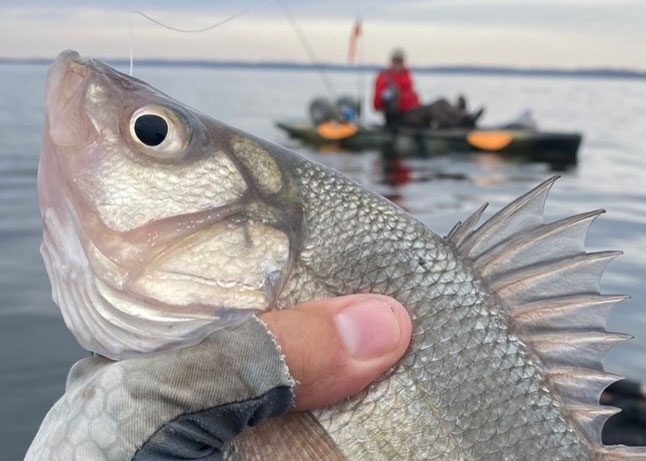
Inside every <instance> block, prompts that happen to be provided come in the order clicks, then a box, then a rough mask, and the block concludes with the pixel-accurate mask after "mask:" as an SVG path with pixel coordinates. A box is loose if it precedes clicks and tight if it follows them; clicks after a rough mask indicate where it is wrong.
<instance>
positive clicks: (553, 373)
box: [39, 52, 644, 460]
mask: <svg viewBox="0 0 646 461" xmlns="http://www.w3.org/2000/svg"><path fill="white" fill-rule="evenodd" d="M142 116H152V117H153V118H152V119H151V118H148V119H146V118H144V119H141V117H142ZM155 117H156V118H155ZM140 119H141V120H140ZM159 119H163V121H164V123H163V124H162V127H161V131H162V132H163V125H164V124H165V126H166V133H165V135H164V136H161V138H160V139H162V138H163V140H162V141H161V142H159V143H157V144H154V143H155V142H156V140H155V138H154V135H158V134H159V133H158V131H159V126H157V128H156V129H157V131H155V130H152V131H150V132H146V133H144V135H143V136H142V138H143V141H142V138H140V135H141V133H140V132H139V131H138V126H139V125H138V122H140V121H148V122H151V123H153V124H154V123H159ZM139 127H140V126H139ZM148 128H150V127H148ZM153 128H154V127H153ZM162 134H163V133H162ZM148 135H150V139H149V137H148ZM151 140H152V141H151ZM148 141H150V142H148ZM553 182H554V180H550V181H547V182H545V183H543V184H542V185H540V186H539V187H537V188H536V189H534V190H533V191H531V192H529V193H528V194H526V195H525V196H523V197H521V198H519V199H518V200H516V201H515V202H513V203H512V204H510V205H509V206H508V207H506V208H504V209H503V210H502V211H500V212H499V213H497V214H496V215H494V216H493V217H492V218H490V219H489V220H488V221H486V222H485V223H484V224H482V225H481V226H480V227H476V224H477V221H478V218H479V217H480V215H481V213H482V210H479V211H478V212H477V213H476V214H474V215H473V216H472V217H471V218H469V219H468V220H467V221H465V222H464V223H461V224H459V225H457V226H456V227H455V228H454V230H453V231H452V232H451V234H449V235H448V236H447V237H440V236H438V235H436V234H434V233H433V232H431V231H430V230H429V229H427V228H426V227H425V226H424V225H422V224H421V223H419V222H418V221H416V220H415V219H414V218H412V217H411V216H409V215H408V214H407V213H405V212H404V211H403V210H401V209H400V208H398V207H397V206H395V205H393V204H392V203H390V202H388V201H387V200H385V199H384V198H382V197H379V196H377V195H375V194H372V193H370V192H368V191H366V190H365V189H363V188H362V187H360V186H359V185H357V184H355V183H353V182H352V181H350V180H348V179H346V178H344V177H343V176H342V175H340V174H339V173H337V172H335V171H333V170H330V169H328V168H326V167H324V166H321V165H318V164H316V163H313V162H311V161H309V160H307V159H304V158H302V157H300V156H298V155H296V154H294V153H292V152H289V151H287V150H284V149H282V148H280V147H277V146H275V145H273V144H270V143H267V142H265V141H263V140H259V139H257V138H255V137H253V136H250V135H247V134H245V133H242V132H240V131H238V130H236V129H233V128H230V127H228V126H226V125H224V124H222V123H220V122H217V121H215V120H213V119H211V118H209V117H207V116H204V115H202V114H199V113H198V112H197V111H194V110H193V109H190V108H188V107H186V106H184V105H182V104H180V103H178V102H176V101H174V100H172V99H171V98H169V97H167V96H166V95H163V94H162V93H160V92H158V91H156V90H154V89H152V88H151V87H149V86H148V85H146V84H145V83H143V82H140V81H138V80H136V79H132V78H130V77H127V76H124V75H123V74H120V73H118V72H116V71H114V70H113V69H111V68H109V67H107V66H106V65H104V64H101V63H98V62H95V61H91V60H87V61H84V60H81V59H80V57H79V56H78V55H77V54H75V53H72V52H67V53H64V54H62V55H61V57H59V59H58V60H57V63H56V64H55V66H54V67H53V68H52V70H51V71H50V78H49V83H48V121H47V125H46V133H45V140H44V148H43V157H42V159H41V165H40V170H39V187H40V193H41V209H42V213H43V221H44V227H45V237H44V243H43V254H44V258H45V261H46V265H47V267H48V273H49V275H50V279H51V280H52V286H53V292H54V297H55V300H56V301H57V302H58V304H59V306H60V307H61V310H62V312H63V315H64V317H65V320H66V322H67V324H68V326H69V327H70V329H71V330H72V332H73V333H74V334H75V335H76V337H77V338H78V339H79V341H80V342H81V344H82V345H83V346H85V347H86V348H88V349H89V350H93V351H96V352H99V353H101V354H103V355H106V356H108V357H111V358H114V359H121V358H125V357H131V356H136V355H139V354H145V353H148V352H152V351H155V350H160V349H167V348H172V347H183V346H187V345H190V344H195V343H197V342H199V341H201V340H202V339H203V338H204V337H205V336H206V335H208V334H210V333H212V332H213V331H215V330H217V329H219V328H226V327H227V326H229V325H233V324H236V323H238V322H241V321H244V320H245V319H246V318H248V317H249V316H250V315H252V314H254V313H256V312H259V311H262V310H265V309H269V308H288V307H290V306H292V305H294V304H296V303H299V302H302V301H306V300H311V299H317V298H323V297H327V296H334V295H339V294H347V293H357V292H373V293H381V294H385V295H390V296H393V297H395V298H397V299H398V300H399V301H400V302H402V303H403V304H404V305H405V306H407V307H408V309H409V310H410V313H411V316H412V318H413V322H414V333H413V339H412V343H411V347H410V351H409V353H407V355H406V356H405V357H404V358H403V359H402V361H401V362H400V363H399V364H398V365H397V366H396V367H395V368H394V369H393V370H392V371H391V372H390V373H389V374H388V376H387V377H384V379H382V380H380V381H379V382H377V383H375V384H374V385H372V386H371V387H370V388H369V389H367V390H366V391H364V392H363V393H362V394H360V395H359V396H357V397H355V398H353V399H350V400H348V401H346V402H344V403H341V404H339V405H336V406H333V407H331V408H326V409H323V410H319V411H317V412H315V413H314V415H315V417H316V419H317V420H318V422H319V424H320V425H321V426H322V427H323V428H324V429H325V433H326V434H327V435H326V437H327V438H329V439H331V440H332V441H333V443H334V444H335V445H336V447H337V448H338V450H339V451H340V452H341V453H343V455H344V456H345V457H347V458H348V459H359V460H363V459H365V460H381V459H383V460H394V459H420V460H422V459H423V460H426V459H491V460H499V459H509V460H512V459H513V460H515V459H528V460H538V459H545V460H557V459H576V460H581V459H595V458H605V457H617V458H623V457H631V458H633V459H644V458H643V456H644V452H643V451H639V450H637V449H629V448H626V447H612V448H611V447H603V446H602V444H601V435H600V434H601V429H602V426H603V423H604V421H605V419H606V418H607V417H609V416H610V415H611V414H614V413H615V412H616V411H617V410H616V409H613V408H610V407H602V406H600V405H599V404H598V399H599V395H600V393H601V392H602V391H603V389H604V388H605V387H606V386H607V385H609V384H610V383H611V382H613V381H615V380H616V379H617V378H616V377H614V376H611V375H608V374H605V373H603V371H602V367H601V360H602V358H603V356H604V355H605V353H606V352H607V351H608V350H610V348H611V347H612V346H613V345H614V344H615V343H616V342H617V341H621V340H624V339H626V335H618V334H611V333H607V332H606V331H605V319H606V317H607V315H608V313H609V312H610V310H611V308H612V307H613V306H614V305H615V304H616V303H617V302H619V301H620V300H621V299H622V297H620V296H604V295H600V294H599V279H600V276H601V273H602V272H603V269H604V268H605V266H606V264H607V263H608V262H609V261H610V260H611V259H613V258H614V257H615V256H616V255H617V253H615V252H601V253H586V252H585V250H584V248H583V243H584V239H585V234H586V232H587V229H588V226H589V225H590V223H591V222H592V221H593V220H594V219H595V218H596V217H597V216H598V215H599V213H600V212H592V213H587V214H583V215H579V216H574V217H571V218H566V219H563V220H561V221H558V222H556V223H547V224H546V223H544V221H543V217H542V211H543V205H544V202H545V199H546V196H547V193H548V191H549V189H550V187H551V185H552V184H553ZM272 424H280V421H274V422H270V423H268V426H269V427H271V425H272ZM250 433H251V435H250V436H246V437H251V438H253V431H251V432H250ZM277 442H278V441H277ZM280 443H282V444H286V445H289V437H287V438H286V439H285V440H281V441H280ZM640 457H642V458H640Z"/></svg>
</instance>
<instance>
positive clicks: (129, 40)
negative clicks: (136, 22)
mask: <svg viewBox="0 0 646 461" xmlns="http://www.w3.org/2000/svg"><path fill="white" fill-rule="evenodd" d="M128 52H129V54H130V71H129V72H128V75H130V76H131V77H132V68H133V67H134V65H133V62H134V59H133V57H132V54H133V53H132V21H128Z"/></svg>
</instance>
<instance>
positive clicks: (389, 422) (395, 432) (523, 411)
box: [281, 165, 590, 460]
mask: <svg viewBox="0 0 646 461" xmlns="http://www.w3.org/2000/svg"><path fill="white" fill-rule="evenodd" d="M308 166H309V165H308ZM297 177H298V179H299V182H300V185H301V188H300V190H301V196H302V201H303V209H304V221H305V223H306V228H307V229H308V230H309V235H308V239H307V241H308V244H307V247H306V248H305V249H304V250H303V253H302V254H301V259H302V260H303V261H304V264H305V267H304V269H303V270H304V272H305V274H310V275H309V276H310V277H312V278H314V279H319V280H320V279H324V280H325V288H324V289H323V290H320V291H318V292H312V291H310V290H304V289H303V287H302V286H301V287H300V288H292V287H290V282H291V281H290V280H288V282H287V286H286V287H285V292H286V293H289V294H290V296H289V297H288V298H284V299H282V300H281V301H282V302H283V303H284V304H285V305H293V304H297V303H299V302H301V301H305V300H307V299H312V298H321V297H325V296H329V295H339V294H347V293H352V292H360V291H365V292H378V293H381V294H385V295H390V296H395V297H397V299H398V300H400V301H401V302H402V303H403V304H404V305H406V306H407V307H408V308H409V310H410V313H411V316H412V318H413V324H414V332H413V338H412V343H411V347H410V350H411V352H410V354H409V355H407V356H406V358H405V359H404V360H403V361H402V362H401V363H400V364H399V365H398V366H397V367H396V368H395V369H394V370H393V371H392V373H391V375H390V376H389V377H388V379H387V380H383V381H381V382H380V383H378V384H376V385H374V386H372V387H371V388H370V389H368V390H367V391H365V392H364V393H363V394H361V395H360V396H359V397H357V398H356V399H352V400H351V401H350V402H348V403H346V404H343V405H341V406H335V407H333V408H330V409H326V410H322V411H317V412H315V415H316V417H317V418H318V419H319V421H320V423H321V424H322V425H323V427H324V428H325V429H326V430H327V431H328V432H329V433H330V434H331V436H332V437H333V439H334V440H335V441H336V442H337V444H338V445H339V446H340V447H342V449H343V452H344V453H345V454H346V456H347V457H348V458H349V459H371V460H373V459H374V460H377V459H408V458H411V459H460V458H461V457H464V459H474V458H478V459H551V460H553V459H586V458H588V457H589V456H590V453H589V452H588V450H586V449H585V447H584V444H583V443H582V441H581V439H580V437H579V436H578V435H577V433H576V431H575V430H574V429H573V428H572V427H571V425H569V424H568V423H567V422H566V421H565V420H564V419H563V417H562V415H561V414H560V403H559V401H558V400H557V399H556V398H555V396H554V395H553V394H551V393H550V392H549V391H548V390H547V389H546V388H545V386H544V385H543V381H544V373H543V372H542V370H541V369H540V367H539V366H538V365H537V364H535V363H534V361H533V360H532V358H531V357H530V356H529V354H528V353H527V351H526V346H525V345H524V344H523V343H522V342H521V341H520V340H519V339H518V338H517V337H516V336H515V335H514V334H513V333H511V332H510V331H509V328H508V325H507V319H506V317H507V314H506V313H505V312H504V311H503V310H502V308H501V307H500V306H497V305H496V303H495V302H494V301H493V300H492V299H491V298H490V297H489V296H488V295H487V292H488V291H487V290H486V288H484V287H483V286H482V282H481V281H480V280H478V278H477V277H476V276H474V275H473V273H472V271H471V270H470V269H469V268H468V267H467V266H466V264H465V263H464V262H463V261H460V258H459V257H457V255H456V254H455V253H456V251H455V249H454V248H452V247H451V246H450V244H448V243H447V242H446V241H444V240H443V239H441V238H440V237H438V236H437V235H435V234H433V233H432V232H430V231H429V230H427V229H426V228H424V227H423V226H421V225H420V224H419V223H417V222H416V221H413V220H411V219H410V217H409V216H407V215H406V214H405V213H403V212H402V211H400V210H398V209H396V208H394V207H393V206H392V205H390V204H388V203H385V202H384V201H383V199H381V198H379V197H375V196H372V195H370V194H366V193H365V191H363V190H361V191H360V192H359V190H360V189H359V188H358V187H357V186H356V185H355V184H353V183H350V182H348V181H347V180H345V179H344V178H342V177H340V176H338V175H336V174H334V173H331V172H330V171H329V170H325V169H323V168H320V167H317V166H312V167H311V168H308V169H299V170H297ZM322 188H324V189H325V192H326V193H325V194H321V193H320V191H321V190H322ZM377 216H378V217H379V218H380V219H377V218H376V217H377ZM371 235H378V236H379V238H378V239H370V238H369V236H371ZM366 239H367V240H368V242H370V240H372V242H370V243H365V244H364V246H363V247H362V251H361V252H360V253H357V252H356V251H352V250H351V251H350V252H347V251H344V249H345V248H356V244H355V243H354V242H363V241H365V240H366ZM420 261H423V264H422V263H420ZM354 273H360V274H362V277H361V279H360V280H358V281H359V282H360V283H349V279H350V280H352V276H351V275H352V274H354ZM384 274H385V276H386V278H387V280H388V283H387V284H386V285H385V286H384V285H383V284H379V281H378V279H379V278H380V277H381V276H382V275H384ZM305 277H307V276H305ZM302 278H303V276H300V277H297V278H295V282H293V283H297V284H302V283H303V281H302ZM378 285H381V289H379V287H378ZM315 291H316V290H315ZM378 422H382V424H378ZM499 431H500V432H499ZM440 439H446V440H455V444H454V445H450V444H449V445H447V444H448V443H449V442H447V443H446V444H442V443H438V440H440ZM449 447H450V448H449Z"/></svg>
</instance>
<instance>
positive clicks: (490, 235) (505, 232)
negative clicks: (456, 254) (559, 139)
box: [460, 176, 559, 258]
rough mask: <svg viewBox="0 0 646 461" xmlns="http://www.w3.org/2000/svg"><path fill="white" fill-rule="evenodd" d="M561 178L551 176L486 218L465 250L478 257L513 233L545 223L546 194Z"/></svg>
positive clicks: (467, 241)
mask: <svg viewBox="0 0 646 461" xmlns="http://www.w3.org/2000/svg"><path fill="white" fill-rule="evenodd" d="M558 178H559V176H554V177H552V178H550V179H548V180H547V181H545V182H543V183H542V184H540V185H538V186H537V187H535V188H534V189H532V190H531V191H529V192H527V193H526V194H525V195H523V196H521V197H519V198H517V199H516V200H514V201H513V202H511V203H510V204H509V205H507V206H506V207H504V208H503V209H502V210H500V211H499V212H498V213H496V214H495V215H493V216H492V217H491V218H489V219H488V220H487V221H485V222H484V224H482V226H480V227H479V228H478V229H477V230H475V231H474V232H473V233H471V234H470V235H469V236H468V237H467V238H466V239H464V242H462V243H461V244H460V247H461V249H462V251H463V253H464V254H465V255H466V256H469V257H472V258H475V257H476V256H477V255H479V254H481V253H482V252H483V251H485V250H487V249H489V248H491V247H493V246H494V245H496V244H497V243H499V242H501V241H503V240H505V239H506V238H507V237H509V236H510V235H513V234H516V233H518V232H523V231H527V230H528V229H531V228H533V227H535V226H538V225H540V224H542V222H543V209H544V207H545V200H546V199H547V194H548V193H549V191H550V189H551V188H552V185H553V184H554V183H555V182H556V180H557V179H558Z"/></svg>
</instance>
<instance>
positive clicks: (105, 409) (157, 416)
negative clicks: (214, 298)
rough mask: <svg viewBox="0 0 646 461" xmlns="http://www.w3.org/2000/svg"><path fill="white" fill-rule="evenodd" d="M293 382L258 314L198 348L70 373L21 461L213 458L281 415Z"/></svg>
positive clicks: (86, 365) (80, 365) (88, 365)
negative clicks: (252, 429)
mask: <svg viewBox="0 0 646 461" xmlns="http://www.w3.org/2000/svg"><path fill="white" fill-rule="evenodd" d="M293 386H294V381H293V380H292V378H291V377H290V375H289V371H288V370H287V366H286V365H285V362H284V360H283V358H282V356H281V353H280V350H279V348H278V346H277V343H276V341H275V339H274V337H273V335H272V334H271V333H270V332H269V331H268V329H267V328H266V326H265V325H264V324H263V323H262V322H261V321H260V320H259V319H257V318H256V317H253V318H252V319H250V320H249V321H246V322H245V323H243V324H241V325H240V326H238V327H235V328H229V329H225V330H221V331H218V332H216V333H214V334H212V335H211V336H210V337H208V338H207V339H206V340H205V341H203V342H202V343H201V344H199V345H197V346H193V347H190V348H185V349H178V350H172V351H166V352H160V353H156V354H151V355H148V356H143V357H139V358H134V359H129V360H122V361H119V362H114V361H112V360H109V359H106V358H103V357H90V358H87V359H83V360H81V361H79V362H77V363H76V364H75V365H74V366H73V367H72V369H71V370H70V373H69V376H68V379H67V385H66V390H65V394H64V395H63V396H62V397H61V398H60V399H59V400H58V402H56V404H55V405H54V407H53V408H52V409H51V410H50V411H49V413H48V414H47V416H46V417H45V419H44V420H43V422H42V424H41V426H40V429H39V431H38V434H37V435H36V438H35V439H34V441H33V442H32V445H31V447H30V448H29V451H28V452H27V455H26V458H25V459H26V460H27V461H32V460H34V461H45V460H61V461H63V460H64V461H72V460H78V461H95V460H110V461H118V460H124V461H125V460H128V461H130V460H137V461H148V460H161V461H164V460H177V459H202V460H220V459H223V458H225V457H227V456H228V451H229V450H230V447H231V443H230V442H231V440H232V439H233V438H234V437H235V436H236V435H237V434H239V433H240V432H241V431H243V430H244V429H245V428H247V427H249V426H254V425H256V424H257V423H259V422H260V421H262V420H264V419H266V418H270V417H273V416H278V415H282V414H284V413H286V412H287V411H288V410H289V408H290V407H291V406H292V404H293V400H294V396H293Z"/></svg>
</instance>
